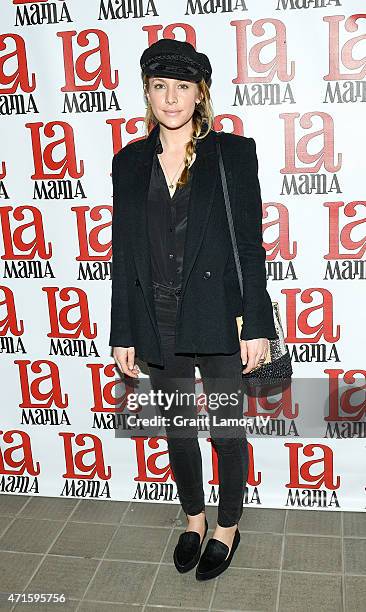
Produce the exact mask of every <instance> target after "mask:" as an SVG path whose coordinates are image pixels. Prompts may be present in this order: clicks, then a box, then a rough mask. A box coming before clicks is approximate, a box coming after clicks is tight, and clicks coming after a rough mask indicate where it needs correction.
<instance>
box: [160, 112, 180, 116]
mask: <svg viewBox="0 0 366 612" xmlns="http://www.w3.org/2000/svg"><path fill="white" fill-rule="evenodd" d="M164 113H166V114H167V115H178V113H180V111H164Z"/></svg>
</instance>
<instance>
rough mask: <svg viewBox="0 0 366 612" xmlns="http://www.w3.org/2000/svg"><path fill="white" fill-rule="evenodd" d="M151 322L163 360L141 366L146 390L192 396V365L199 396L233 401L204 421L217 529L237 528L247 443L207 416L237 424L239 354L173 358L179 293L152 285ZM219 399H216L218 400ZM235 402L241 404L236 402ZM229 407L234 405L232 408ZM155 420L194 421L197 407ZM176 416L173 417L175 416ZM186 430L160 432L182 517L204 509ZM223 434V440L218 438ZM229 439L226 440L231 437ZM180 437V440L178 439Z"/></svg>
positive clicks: (240, 430)
mask: <svg viewBox="0 0 366 612" xmlns="http://www.w3.org/2000/svg"><path fill="white" fill-rule="evenodd" d="M153 289H154V299H155V308H156V316H157V322H158V327H159V332H160V336H161V340H162V347H163V353H164V359H165V364H166V365H165V366H159V365H156V364H152V363H149V362H147V364H148V367H149V371H150V381H151V387H152V389H153V390H154V391H155V392H156V391H158V390H159V389H160V390H161V391H162V392H163V393H170V394H174V393H176V392H177V391H178V392H180V393H184V392H186V393H189V394H192V395H191V396H190V397H194V395H193V394H194V392H195V364H197V365H198V367H199V370H200V373H201V377H202V384H203V388H204V393H205V394H206V396H209V395H210V394H211V393H212V394H213V393H220V394H221V393H226V394H228V395H229V394H230V393H235V396H236V397H237V398H239V400H240V401H238V402H237V403H236V405H235V402H234V403H233V402H231V403H230V404H229V405H220V406H219V407H218V409H216V410H214V411H211V410H208V417H209V419H210V421H209V423H210V438H211V441H212V444H213V445H214V447H215V449H216V452H217V456H218V474H219V504H218V517H217V522H218V524H219V525H220V526H221V527H232V526H233V525H236V524H237V523H238V522H239V519H240V517H241V515H242V512H243V499H244V492H245V487H246V482H247V477H248V442H247V437H246V430H245V427H244V426H238V425H234V426H230V425H225V426H222V425H220V426H215V425H214V424H213V423H212V420H211V418H212V415H213V414H216V415H217V419H220V418H228V416H229V417H230V418H233V417H234V418H242V416H243V406H242V404H243V401H242V393H239V389H242V384H241V372H242V369H243V367H244V366H243V365H242V362H241V357H240V350H238V351H237V352H236V353H233V354H222V353H215V354H200V353H175V352H174V348H175V321H176V313H177V306H178V300H179V291H178V292H177V291H175V290H174V289H173V288H171V287H166V286H165V285H161V284H158V283H155V282H154V283H153ZM221 397H222V396H221ZM240 398H241V399H240ZM233 404H234V405H233ZM159 409H160V412H161V414H164V415H165V416H168V417H170V418H172V417H173V416H174V413H175V414H179V415H181V414H183V415H184V416H185V417H186V416H188V417H196V416H197V407H196V405H195V402H194V401H193V402H191V403H190V404H189V405H188V406H187V407H186V408H184V409H183V410H182V406H179V407H178V408H177V406H176V405H175V404H174V403H173V404H172V406H171V408H170V410H168V411H162V409H161V408H160V406H159ZM177 410H178V412H177ZM188 427H189V436H188V435H187V433H188V432H187V431H186V435H184V427H182V426H179V434H178V435H177V431H176V430H175V429H174V427H173V426H169V427H168V426H167V427H166V428H165V430H166V435H167V444H168V451H169V460H170V467H171V470H172V472H173V475H174V478H175V482H176V486H177V491H178V495H179V500H180V503H181V506H182V508H183V511H184V512H185V513H186V514H191V515H195V514H199V513H200V512H202V510H204V508H205V498H204V489H203V478H202V476H203V472H202V457H201V451H200V446H199V442H198V430H197V428H196V435H194V429H193V428H192V426H190V425H188ZM223 432H225V435H223ZM231 433H232V435H231ZM179 436H181V437H179Z"/></svg>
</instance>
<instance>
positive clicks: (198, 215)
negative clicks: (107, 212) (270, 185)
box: [109, 124, 277, 365]
mask: <svg viewBox="0 0 366 612" xmlns="http://www.w3.org/2000/svg"><path fill="white" fill-rule="evenodd" d="M159 129H160V126H159V124H157V125H156V126H155V127H154V128H153V130H152V131H151V132H150V134H149V135H148V137H146V138H144V139H140V140H137V141H135V142H132V143H130V144H128V145H126V146H125V147H123V149H121V150H120V151H118V152H117V153H116V154H115V155H114V157H113V160H112V181H113V219H112V257H113V265H112V299H111V327H110V338H109V345H110V346H124V347H127V346H134V347H135V357H138V358H140V359H142V360H144V361H150V362H152V363H156V364H160V365H164V360H163V356H162V352H161V345H160V336H159V330H158V327H157V322H156V313H155V308H154V297H153V290H152V277H151V260H150V248H149V237H148V228H147V213H146V207H147V196H148V189H149V179H150V173H151V167H152V160H153V155H154V145H155V139H156V136H157V133H158V131H159ZM215 137H216V132H215V131H213V130H211V131H210V132H209V133H208V135H207V136H206V137H205V138H204V139H203V140H202V141H201V143H200V147H198V148H197V157H196V160H195V162H194V163H195V171H194V173H193V178H192V187H191V197H190V202H189V207H188V221H187V230H186V239H185V249H184V259H183V278H182V292H181V295H180V301H179V307H178V311H177V321H176V351H177V352H187V353H233V352H235V351H237V350H239V348H240V344H239V337H238V328H237V323H236V320H235V317H236V316H238V315H243V316H244V325H243V329H242V331H241V338H242V339H246V340H248V339H251V338H277V333H276V329H275V326H274V320H273V311H272V304H271V298H270V296H269V294H268V292H267V289H266V285H267V280H266V278H267V277H266V267H265V257H266V252H265V249H264V247H263V245H262V242H263V235H262V201H261V191H260V185H259V181H258V161H257V155H256V145H255V141H254V139H253V138H246V137H244V136H238V135H236V134H228V133H223V134H222V135H221V138H222V140H221V143H222V154H223V160H224V165H225V171H226V177H227V183H228V189H229V193H230V200H231V207H232V212H233V219H234V227H235V233H236V238H237V243H238V250H239V256H240V262H241V267H242V271H243V284H244V300H242V299H241V295H240V288H239V282H238V278H237V272H236V268H235V260H234V255H233V252H232V244H231V240H230V232H229V226H228V222H227V217H226V210H225V202H224V196H223V191H222V186H221V180H220V171H219V165H218V158H217V153H216V148H215Z"/></svg>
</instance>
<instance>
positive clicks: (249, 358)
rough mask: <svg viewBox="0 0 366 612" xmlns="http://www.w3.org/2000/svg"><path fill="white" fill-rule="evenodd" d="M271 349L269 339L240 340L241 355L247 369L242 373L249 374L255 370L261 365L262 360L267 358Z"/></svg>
mask: <svg viewBox="0 0 366 612" xmlns="http://www.w3.org/2000/svg"><path fill="white" fill-rule="evenodd" d="M268 349H269V340H268V338H253V340H240V354H241V361H242V363H243V364H244V363H246V367H245V368H244V370H243V371H242V373H243V374H248V372H250V371H251V370H252V369H253V368H255V367H256V366H258V365H260V360H262V359H263V361H264V360H265V358H266V355H267V351H268Z"/></svg>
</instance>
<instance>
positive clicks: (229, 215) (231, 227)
mask: <svg viewBox="0 0 366 612" xmlns="http://www.w3.org/2000/svg"><path fill="white" fill-rule="evenodd" d="M220 145H221V143H220V132H216V149H217V154H218V158H219V165H220V175H221V184H222V189H223V192H224V200H225V208H226V215H227V220H228V223H229V230H230V236H231V242H232V245H233V251H234V259H235V265H236V271H237V273H238V280H239V286H240V293H241V297H242V299H243V293H244V291H243V275H242V271H241V265H240V259H239V251H238V246H237V243H236V237H235V232H234V222H233V215H232V212H231V206H230V197H229V191H228V188H227V182H226V174H225V167H224V162H223V159H222V153H221V146H220Z"/></svg>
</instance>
